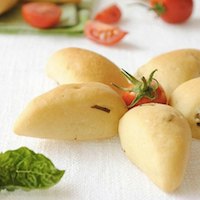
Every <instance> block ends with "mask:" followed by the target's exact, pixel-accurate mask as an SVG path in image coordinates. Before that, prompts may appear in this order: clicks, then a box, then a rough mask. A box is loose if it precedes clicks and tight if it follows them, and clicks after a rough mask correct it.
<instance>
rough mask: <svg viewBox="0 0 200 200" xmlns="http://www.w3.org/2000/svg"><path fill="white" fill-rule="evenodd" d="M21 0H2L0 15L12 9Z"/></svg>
mask: <svg viewBox="0 0 200 200" xmlns="http://www.w3.org/2000/svg"><path fill="white" fill-rule="evenodd" d="M18 1H19V0H0V15H1V14H3V13H5V12H7V11H9V10H10V9H12V8H13V7H14V6H15V5H16V4H17V3H18Z"/></svg>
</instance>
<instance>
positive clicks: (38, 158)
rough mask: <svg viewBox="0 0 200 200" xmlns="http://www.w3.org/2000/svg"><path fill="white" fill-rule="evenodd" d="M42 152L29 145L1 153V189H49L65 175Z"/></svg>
mask: <svg viewBox="0 0 200 200" xmlns="http://www.w3.org/2000/svg"><path fill="white" fill-rule="evenodd" d="M64 173H65V171H64V170H58V169H56V168H55V166H54V164H53V163H52V162H51V160H49V159H48V158H47V157H45V156H44V155H42V154H37V153H35V152H33V151H32V150H30V149H28V148H27V147H21V148H19V149H16V150H10V151H6V152H5V153H0V191H1V190H4V189H6V190H8V191H14V190H16V189H22V190H31V189H47V188H50V187H52V186H54V185H55V184H56V183H58V182H59V181H60V179H61V178H62V176H63V175H64Z"/></svg>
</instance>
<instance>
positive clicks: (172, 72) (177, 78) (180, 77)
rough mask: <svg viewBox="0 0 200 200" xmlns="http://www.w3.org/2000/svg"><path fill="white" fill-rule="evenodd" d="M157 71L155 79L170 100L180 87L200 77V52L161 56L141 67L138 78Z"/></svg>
mask: <svg viewBox="0 0 200 200" xmlns="http://www.w3.org/2000/svg"><path fill="white" fill-rule="evenodd" d="M155 69H157V70H158V71H157V72H156V73H155V78H156V79H157V80H158V81H159V83H160V84H161V85H162V87H163V88H164V90H165V92H166V95H167V96H168V98H169V96H170V94H171V93H172V92H173V90H174V89H175V88H176V87H177V86H178V85H180V84H181V83H183V82H185V81H187V80H189V79H192V78H196V77H198V76H200V50H197V49H181V50H176V51H171V52H168V53H165V54H162V55H159V56H157V57H155V58H153V59H151V60H150V61H149V62H147V63H146V64H144V65H143V66H141V67H140V68H139V69H138V70H137V73H136V76H137V77H141V76H145V77H147V76H148V75H149V74H150V73H151V72H152V71H153V70H155Z"/></svg>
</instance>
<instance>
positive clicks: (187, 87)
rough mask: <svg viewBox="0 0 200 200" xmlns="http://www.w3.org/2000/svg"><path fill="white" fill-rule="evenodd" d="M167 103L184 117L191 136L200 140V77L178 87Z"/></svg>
mask: <svg viewBox="0 0 200 200" xmlns="http://www.w3.org/2000/svg"><path fill="white" fill-rule="evenodd" d="M169 103H170V105H172V106H173V107H175V108H176V109H178V110H179V111H180V112H181V113H182V114H183V115H184V116H185V117H186V119H187V120H188V122H189V124H190V127H191V129H192V136H193V137H194V138H197V139H200V77H198V78H195V79H191V80H189V81H186V82H184V83H182V84H181V85H179V86H178V87H177V88H176V89H175V90H174V92H173V93H172V95H171V98H170V102H169Z"/></svg>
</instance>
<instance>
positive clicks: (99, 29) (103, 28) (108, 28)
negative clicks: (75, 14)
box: [84, 21, 127, 46]
mask: <svg viewBox="0 0 200 200" xmlns="http://www.w3.org/2000/svg"><path fill="white" fill-rule="evenodd" d="M84 32H85V35H86V36H87V38H89V39H91V40H93V41H95V42H97V43H99V44H103V45H107V46H111V45H114V44H116V43H118V42H119V41H120V40H121V39H122V38H123V37H124V36H125V35H126V34H127V32H125V31H123V30H121V29H120V28H119V27H116V26H112V25H108V24H104V23H101V22H98V21H88V22H87V23H86V25H85V29H84Z"/></svg>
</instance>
